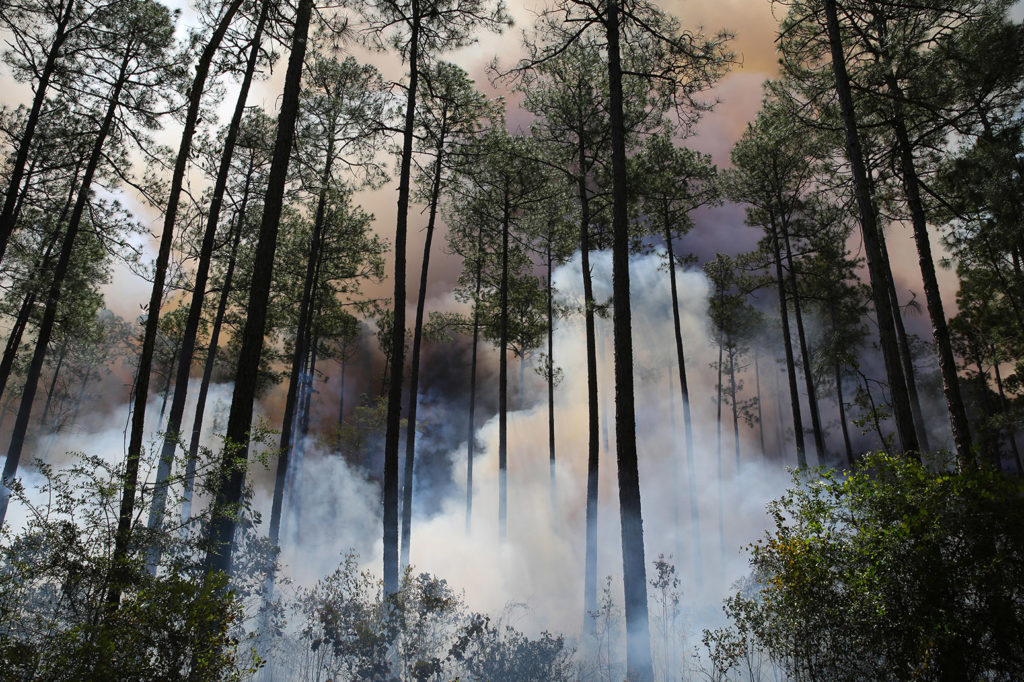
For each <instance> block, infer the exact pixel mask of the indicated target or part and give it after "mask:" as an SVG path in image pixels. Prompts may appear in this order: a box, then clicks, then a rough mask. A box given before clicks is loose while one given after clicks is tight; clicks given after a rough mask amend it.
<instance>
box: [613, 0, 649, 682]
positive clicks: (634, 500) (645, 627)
mask: <svg viewBox="0 0 1024 682" xmlns="http://www.w3.org/2000/svg"><path fill="white" fill-rule="evenodd" d="M605 12H606V14H605V17H606V20H605V31H606V34H607V38H608V85H609V88H608V89H609V95H610V111H609V119H610V123H611V138H612V197H613V202H612V225H613V228H614V246H613V248H612V291H613V299H614V303H613V305H614V326H615V454H616V458H617V460H618V465H619V472H618V473H619V476H618V478H619V512H620V515H621V517H622V573H623V583H624V588H625V599H624V605H625V614H626V671H627V675H628V676H629V677H630V678H631V679H632V680H635V681H636V682H651V681H652V680H653V679H654V671H653V668H652V664H651V632H650V622H649V621H648V617H647V563H646V559H645V558H644V528H643V512H642V508H641V501H640V474H639V471H638V468H637V448H636V414H635V411H634V404H633V339H632V323H631V315H630V302H629V217H628V208H627V206H626V135H625V124H624V120H623V104H622V65H621V63H620V56H619V30H620V29H619V3H618V0H609V2H608V4H607V6H606V9H605Z"/></svg>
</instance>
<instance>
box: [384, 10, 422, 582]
mask: <svg viewBox="0 0 1024 682" xmlns="http://www.w3.org/2000/svg"><path fill="white" fill-rule="evenodd" d="M410 11H411V13H412V16H411V28H412V33H411V36H410V39H409V84H408V87H407V88H406V98H407V99H406V104H405V127H404V129H403V130H404V132H403V135H402V161H401V164H400V167H399V173H398V218H397V220H396V222H395V251H394V253H395V292H394V295H393V297H392V302H393V304H394V310H395V314H394V319H393V320H392V323H391V358H390V362H388V367H389V370H388V372H389V374H390V377H391V381H390V383H389V384H388V418H387V428H386V431H385V437H384V594H385V595H392V594H394V593H395V592H397V591H398V439H399V431H400V430H401V427H402V374H403V372H404V370H405V252H406V239H407V234H408V225H409V183H410V175H411V168H412V147H413V136H414V133H415V126H416V85H417V83H418V80H419V66H420V65H419V49H420V45H419V37H420V20H421V17H420V5H419V2H418V0H411V4H410Z"/></svg>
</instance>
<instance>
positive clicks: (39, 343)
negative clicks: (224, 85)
mask: <svg viewBox="0 0 1024 682" xmlns="http://www.w3.org/2000/svg"><path fill="white" fill-rule="evenodd" d="M131 56H132V52H131V50H130V49H127V50H125V53H124V57H123V59H122V61H121V65H120V71H119V73H118V76H117V78H116V80H115V81H114V85H113V87H112V88H111V92H110V96H109V102H108V105H107V110H106V113H105V114H104V115H103V120H102V123H101V124H100V127H99V129H98V131H97V133H96V139H95V141H94V142H93V146H92V150H91V152H90V154H89V163H88V164H87V165H86V167H85V173H84V175H83V176H82V184H81V186H80V188H79V190H78V198H77V199H76V200H75V207H74V209H73V210H72V212H71V218H70V219H69V220H68V226H67V229H66V230H65V232H64V239H63V240H62V241H61V246H60V255H59V256H58V257H57V264H56V266H55V267H54V270H53V277H52V279H51V280H50V288H49V290H48V291H47V295H46V301H45V303H46V305H45V308H44V309H43V318H42V320H41V321H40V323H39V329H38V331H37V332H36V344H35V349H34V351H33V353H32V361H31V363H30V364H29V368H28V373H27V375H26V377H25V387H24V388H23V389H22V393H21V403H20V405H19V407H18V416H17V418H16V419H15V422H14V430H13V431H12V433H11V443H10V446H9V447H8V448H7V460H6V461H5V462H4V471H3V477H2V478H0V528H2V527H3V524H4V519H5V518H6V517H7V505H8V503H9V501H10V496H11V490H10V488H8V487H7V482H8V481H12V480H13V479H14V477H15V475H17V473H18V464H19V462H20V461H21V451H22V449H23V448H24V446H25V434H26V433H27V432H28V421H29V417H30V416H31V414H32V403H33V402H34V401H35V397H36V390H37V388H38V386H39V377H40V375H41V374H42V371H43V361H44V360H45V359H46V348H47V346H48V345H49V344H50V337H51V335H52V333H53V325H54V322H55V321H56V318H57V303H58V301H59V300H60V295H61V290H62V288H63V285H64V279H65V277H66V276H67V273H68V269H69V268H70V265H71V254H72V252H73V251H74V245H75V238H76V237H77V236H78V229H79V227H80V226H81V224H82V217H83V215H84V213H85V208H86V205H87V204H88V202H89V193H90V189H91V188H92V180H93V176H95V174H96V169H97V167H98V166H99V163H100V160H101V158H102V156H103V145H104V143H105V142H106V140H107V136H108V135H109V134H110V129H111V128H112V127H113V124H114V115H115V114H116V113H117V107H118V105H119V103H120V99H121V91H122V90H123V89H124V86H125V83H126V81H127V73H128V66H129V64H130V60H131Z"/></svg>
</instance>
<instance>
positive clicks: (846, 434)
mask: <svg viewBox="0 0 1024 682" xmlns="http://www.w3.org/2000/svg"><path fill="white" fill-rule="evenodd" d="M829 317H830V318H831V321H832V329H835V328H836V325H837V324H838V322H837V320H836V305H835V302H834V301H832V302H830V303H829ZM832 355H833V357H832V378H833V380H834V381H835V382H836V405H837V406H838V407H839V426H840V428H841V429H842V431H843V447H844V448H845V452H846V464H847V466H849V467H850V468H851V469H852V468H853V464H854V461H853V447H852V446H851V445H850V430H849V427H848V425H847V423H846V403H845V401H844V400H843V372H842V367H840V365H839V357H838V355H836V354H835V353H833V354H832Z"/></svg>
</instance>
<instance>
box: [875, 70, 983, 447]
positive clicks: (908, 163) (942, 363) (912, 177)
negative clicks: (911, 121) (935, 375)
mask: <svg viewBox="0 0 1024 682" xmlns="http://www.w3.org/2000/svg"><path fill="white" fill-rule="evenodd" d="M886 82H887V84H888V86H889V91H890V93H891V94H892V96H893V99H892V107H893V111H892V113H893V119H892V127H893V132H894V133H895V134H896V143H897V145H898V147H899V157H900V171H901V174H902V176H903V190H904V192H905V193H906V197H907V206H908V207H909V208H910V219H911V223H912V225H913V227H914V241H915V243H916V244H917V262H918V265H919V266H920V268H921V279H922V281H923V283H924V297H925V302H926V304H927V308H928V315H929V317H931V321H932V336H933V337H934V338H935V349H936V353H937V354H938V357H939V370H940V371H941V373H942V390H943V393H945V396H946V408H947V410H948V411H949V424H950V428H951V429H952V431H953V443H954V445H955V446H956V454H957V459H958V461H959V463H960V466H961V467H970V466H974V465H975V464H976V462H975V461H974V455H973V453H972V452H971V433H970V427H969V426H968V423H967V412H966V410H965V409H964V402H963V398H962V397H961V395H960V380H959V377H958V376H957V371H956V360H955V358H954V357H953V346H952V344H951V343H950V339H949V328H948V327H947V325H946V313H945V311H944V310H943V307H942V296H941V294H940V293H939V281H938V279H936V277H935V261H934V260H933V259H932V247H931V240H930V238H929V236H928V220H927V218H926V216H925V211H924V204H923V203H922V202H921V190H920V185H919V181H918V175H917V169H916V167H915V162H914V150H913V148H912V147H911V144H910V136H909V134H908V133H907V127H906V123H905V119H904V116H903V104H902V100H903V92H902V90H901V89H900V86H899V83H897V81H896V77H895V76H894V75H893V74H892V72H887V73H886Z"/></svg>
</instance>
